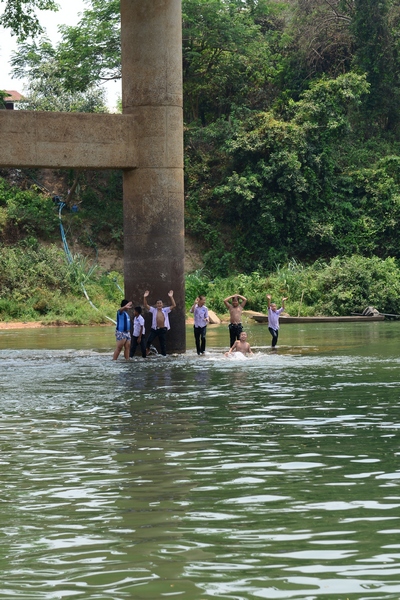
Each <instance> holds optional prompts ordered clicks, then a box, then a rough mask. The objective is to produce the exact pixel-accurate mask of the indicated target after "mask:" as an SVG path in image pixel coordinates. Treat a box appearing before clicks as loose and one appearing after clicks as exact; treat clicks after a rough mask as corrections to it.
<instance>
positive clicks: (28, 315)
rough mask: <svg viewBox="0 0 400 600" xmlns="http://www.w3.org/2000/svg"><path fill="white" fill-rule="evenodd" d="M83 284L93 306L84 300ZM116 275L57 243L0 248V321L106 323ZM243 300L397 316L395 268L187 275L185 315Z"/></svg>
mask: <svg viewBox="0 0 400 600" xmlns="http://www.w3.org/2000/svg"><path fill="white" fill-rule="evenodd" d="M82 286H84V288H85V290H86V292H87V294H88V296H89V298H90V299H91V301H92V302H93V303H94V305H95V306H96V308H97V310H96V309H94V308H93V307H92V306H91V305H90V303H89V302H88V301H87V300H86V299H85V297H84V295H83V292H82ZM121 289H123V279H122V275H121V274H119V273H116V272H112V273H104V272H101V271H100V270H99V269H97V268H96V269H94V268H93V267H92V266H91V264H90V263H89V262H88V261H87V260H85V259H80V258H79V257H77V260H76V261H74V263H73V264H72V265H68V263H67V261H66V260H65V256H64V253H63V252H62V250H60V249H59V248H57V247H56V246H39V245H36V246H35V244H30V245H29V243H28V242H27V241H25V242H23V243H22V244H19V245H17V246H14V247H10V246H9V247H3V248H1V249H0V321H11V320H22V321H35V320H40V321H43V322H45V323H61V322H65V323H71V324H82V325H83V324H91V323H93V324H95V323H109V319H108V318H107V317H109V318H111V319H114V318H115V311H116V308H117V307H118V306H119V303H120V301H121V297H122V295H123V293H122V292H121ZM236 293H237V294H241V295H243V296H246V298H247V300H248V302H247V306H246V308H247V309H250V310H254V311H259V312H266V310H267V300H266V294H267V293H268V294H271V295H272V298H273V301H275V302H276V303H277V304H279V303H280V302H281V299H282V297H283V296H287V297H288V300H287V302H286V310H287V312H288V313H289V314H291V315H295V316H297V315H298V314H301V315H303V316H310V315H318V314H325V315H346V314H351V313H352V312H361V311H362V310H363V309H364V308H365V307H366V306H370V305H373V306H375V307H376V308H378V310H379V311H381V312H385V313H392V314H400V268H399V265H398V263H397V261H396V260H395V259H393V258H387V259H386V260H382V259H380V258H377V257H372V258H363V257H361V256H358V255H354V256H350V257H348V258H334V259H332V260H330V261H329V262H324V261H317V262H315V263H314V264H312V265H308V266H306V265H303V264H301V263H298V262H296V261H294V260H292V261H290V262H288V263H287V264H285V265H282V266H280V267H277V268H276V269H275V271H273V272H270V273H266V274H263V273H260V272H253V273H249V274H243V273H242V274H236V275H232V276H231V277H227V278H222V277H216V278H211V277H210V276H209V275H208V273H207V272H205V271H202V270H200V271H196V272H194V273H191V274H189V275H187V277H186V310H189V308H190V306H191V305H192V304H193V301H194V300H195V298H196V297H197V296H198V295H199V294H205V295H206V296H207V306H208V307H209V308H210V309H212V310H214V311H215V312H216V313H219V314H223V313H226V308H225V305H224V298H226V297H228V296H230V295H232V294H236Z"/></svg>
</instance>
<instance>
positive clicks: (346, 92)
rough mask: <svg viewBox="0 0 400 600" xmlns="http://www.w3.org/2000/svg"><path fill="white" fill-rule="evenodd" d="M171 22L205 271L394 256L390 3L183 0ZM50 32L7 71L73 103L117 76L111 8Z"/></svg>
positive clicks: (115, 18)
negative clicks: (53, 87)
mask: <svg viewBox="0 0 400 600" xmlns="http://www.w3.org/2000/svg"><path fill="white" fill-rule="evenodd" d="M182 12H183V73H184V119H185V125H186V128H185V160H186V163H185V167H186V207H187V210H186V216H187V219H186V221H187V232H188V234H189V235H191V236H192V237H194V238H197V239H198V240H199V243H201V245H202V247H203V250H204V261H205V266H206V268H207V269H208V271H209V272H210V273H212V274H214V275H215V274H219V275H227V274H229V273H231V272H232V271H252V270H255V269H257V270H268V269H273V268H275V266H276V265H277V264H281V263H283V262H285V261H287V260H288V259H289V258H291V257H295V258H296V260H301V261H303V262H304V261H305V262H312V261H314V260H316V259H317V258H319V257H324V258H329V257H333V256H336V255H339V256H345V255H350V254H352V253H358V254H360V255H364V256H367V257H372V256H374V255H377V256H379V257H382V258H385V257H387V256H393V257H399V256H400V246H399V243H398V240H397V236H396V235H395V232H396V230H397V228H398V225H399V218H400V213H399V198H400V188H399V183H400V181H399V175H400V172H399V160H400V158H399V157H400V152H399V144H398V142H397V134H398V128H399V122H400V103H399V94H400V79H399V73H400V55H399V45H398V39H399V32H400V10H399V6H398V3H397V2H396V0H380V1H379V2H376V1H375V0H355V1H354V2H353V1H349V0H330V1H329V2H328V1H327V0H286V1H284V2H281V1H273V0H183V2H182ZM61 32H62V38H61V41H60V42H59V43H58V44H57V46H55V47H54V48H53V47H52V46H51V44H50V43H49V42H48V40H45V39H44V40H36V41H34V42H31V43H25V44H24V45H22V46H21V47H20V51H19V52H18V54H17V55H16V56H15V57H14V69H15V73H16V74H17V75H18V76H28V77H31V80H32V82H33V81H34V82H35V85H36V86H37V85H38V83H37V82H38V81H42V82H43V81H45V80H46V76H47V75H46V73H47V71H46V69H47V70H50V71H51V73H52V74H53V75H54V77H55V79H56V80H57V81H58V83H59V85H60V86H61V88H62V90H64V92H65V93H67V92H68V93H75V94H76V93H80V94H82V93H83V94H87V93H88V91H89V90H93V89H94V88H93V86H96V85H98V84H99V82H101V81H102V80H107V79H110V78H113V79H114V78H116V77H119V76H120V41H119V2H118V1H117V0H91V2H90V4H89V5H88V8H87V9H86V10H85V11H84V12H83V14H82V17H81V20H80V22H79V24H78V25H77V26H72V27H67V26H63V27H62V28H61ZM32 89H33V91H35V90H34V86H33V88H32ZM44 89H46V88H45V87H44ZM44 96H46V93H45V94H44ZM100 104H101V103H100ZM32 106H33V107H34V106H35V105H34V103H33V104H32ZM80 110H81V109H80Z"/></svg>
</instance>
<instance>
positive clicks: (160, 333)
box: [143, 290, 176, 356]
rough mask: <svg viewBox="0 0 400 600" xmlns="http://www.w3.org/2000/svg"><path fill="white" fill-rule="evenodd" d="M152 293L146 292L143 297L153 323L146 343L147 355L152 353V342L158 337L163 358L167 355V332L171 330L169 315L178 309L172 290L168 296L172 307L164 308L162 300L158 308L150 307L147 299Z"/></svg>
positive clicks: (158, 301) (157, 304)
mask: <svg viewBox="0 0 400 600" xmlns="http://www.w3.org/2000/svg"><path fill="white" fill-rule="evenodd" d="M149 294H150V292H149V291H148V290H146V291H145V293H144V295H143V303H144V307H145V309H146V310H148V311H150V312H151V315H152V322H151V329H150V335H149V337H148V338H147V342H146V354H149V353H150V346H151V344H152V342H153V341H154V340H155V338H156V337H158V339H159V342H160V351H161V354H162V355H163V356H166V355H167V339H166V338H167V331H168V330H169V329H171V326H170V324H169V313H170V312H171V310H173V309H174V308H175V307H176V303H175V300H174V292H173V291H172V290H170V291H169V292H168V296H169V298H170V300H171V306H164V304H163V301H162V300H157V302H156V306H155V307H154V306H149V304H148V303H147V298H148V296H149Z"/></svg>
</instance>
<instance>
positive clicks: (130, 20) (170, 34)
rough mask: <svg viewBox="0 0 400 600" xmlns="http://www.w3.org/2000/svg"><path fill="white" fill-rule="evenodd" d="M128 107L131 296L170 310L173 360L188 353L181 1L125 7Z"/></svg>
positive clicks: (126, 2)
mask: <svg viewBox="0 0 400 600" xmlns="http://www.w3.org/2000/svg"><path fill="white" fill-rule="evenodd" d="M121 43H122V106H123V113H124V115H131V116H132V118H133V120H134V132H135V145H136V147H137V165H138V168H137V169H134V170H130V171H126V172H125V173H124V263H125V267H124V270H125V294H126V297H127V298H129V299H132V300H133V301H134V302H138V303H140V304H141V303H142V295H143V292H144V291H145V290H146V289H149V290H150V296H149V298H148V301H149V304H155V302H156V301H157V300H158V299H161V300H163V302H164V303H165V304H168V303H169V298H168V296H167V293H168V291H169V290H170V289H173V290H174V297H175V301H176V304H177V308H176V309H175V310H174V311H173V313H172V314H171V319H170V321H171V331H170V332H169V333H168V338H167V350H168V352H185V349H186V343H185V290H184V192H183V111H182V17H181V0H121Z"/></svg>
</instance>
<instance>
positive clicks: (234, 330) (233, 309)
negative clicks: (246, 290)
mask: <svg viewBox="0 0 400 600" xmlns="http://www.w3.org/2000/svg"><path fill="white" fill-rule="evenodd" d="M239 299H240V300H241V301H242V302H239ZM229 300H232V303H230V302H229ZM246 302H247V298H245V297H244V296H241V295H240V294H233V295H232V296H228V297H227V298H225V300H224V304H225V306H226V308H227V309H228V310H229V316H230V323H229V336H230V344H229V346H230V348H232V346H233V344H234V343H235V341H236V340H238V339H239V337H240V334H241V333H242V331H243V325H242V323H241V320H242V311H243V309H244V307H245V306H246Z"/></svg>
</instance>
